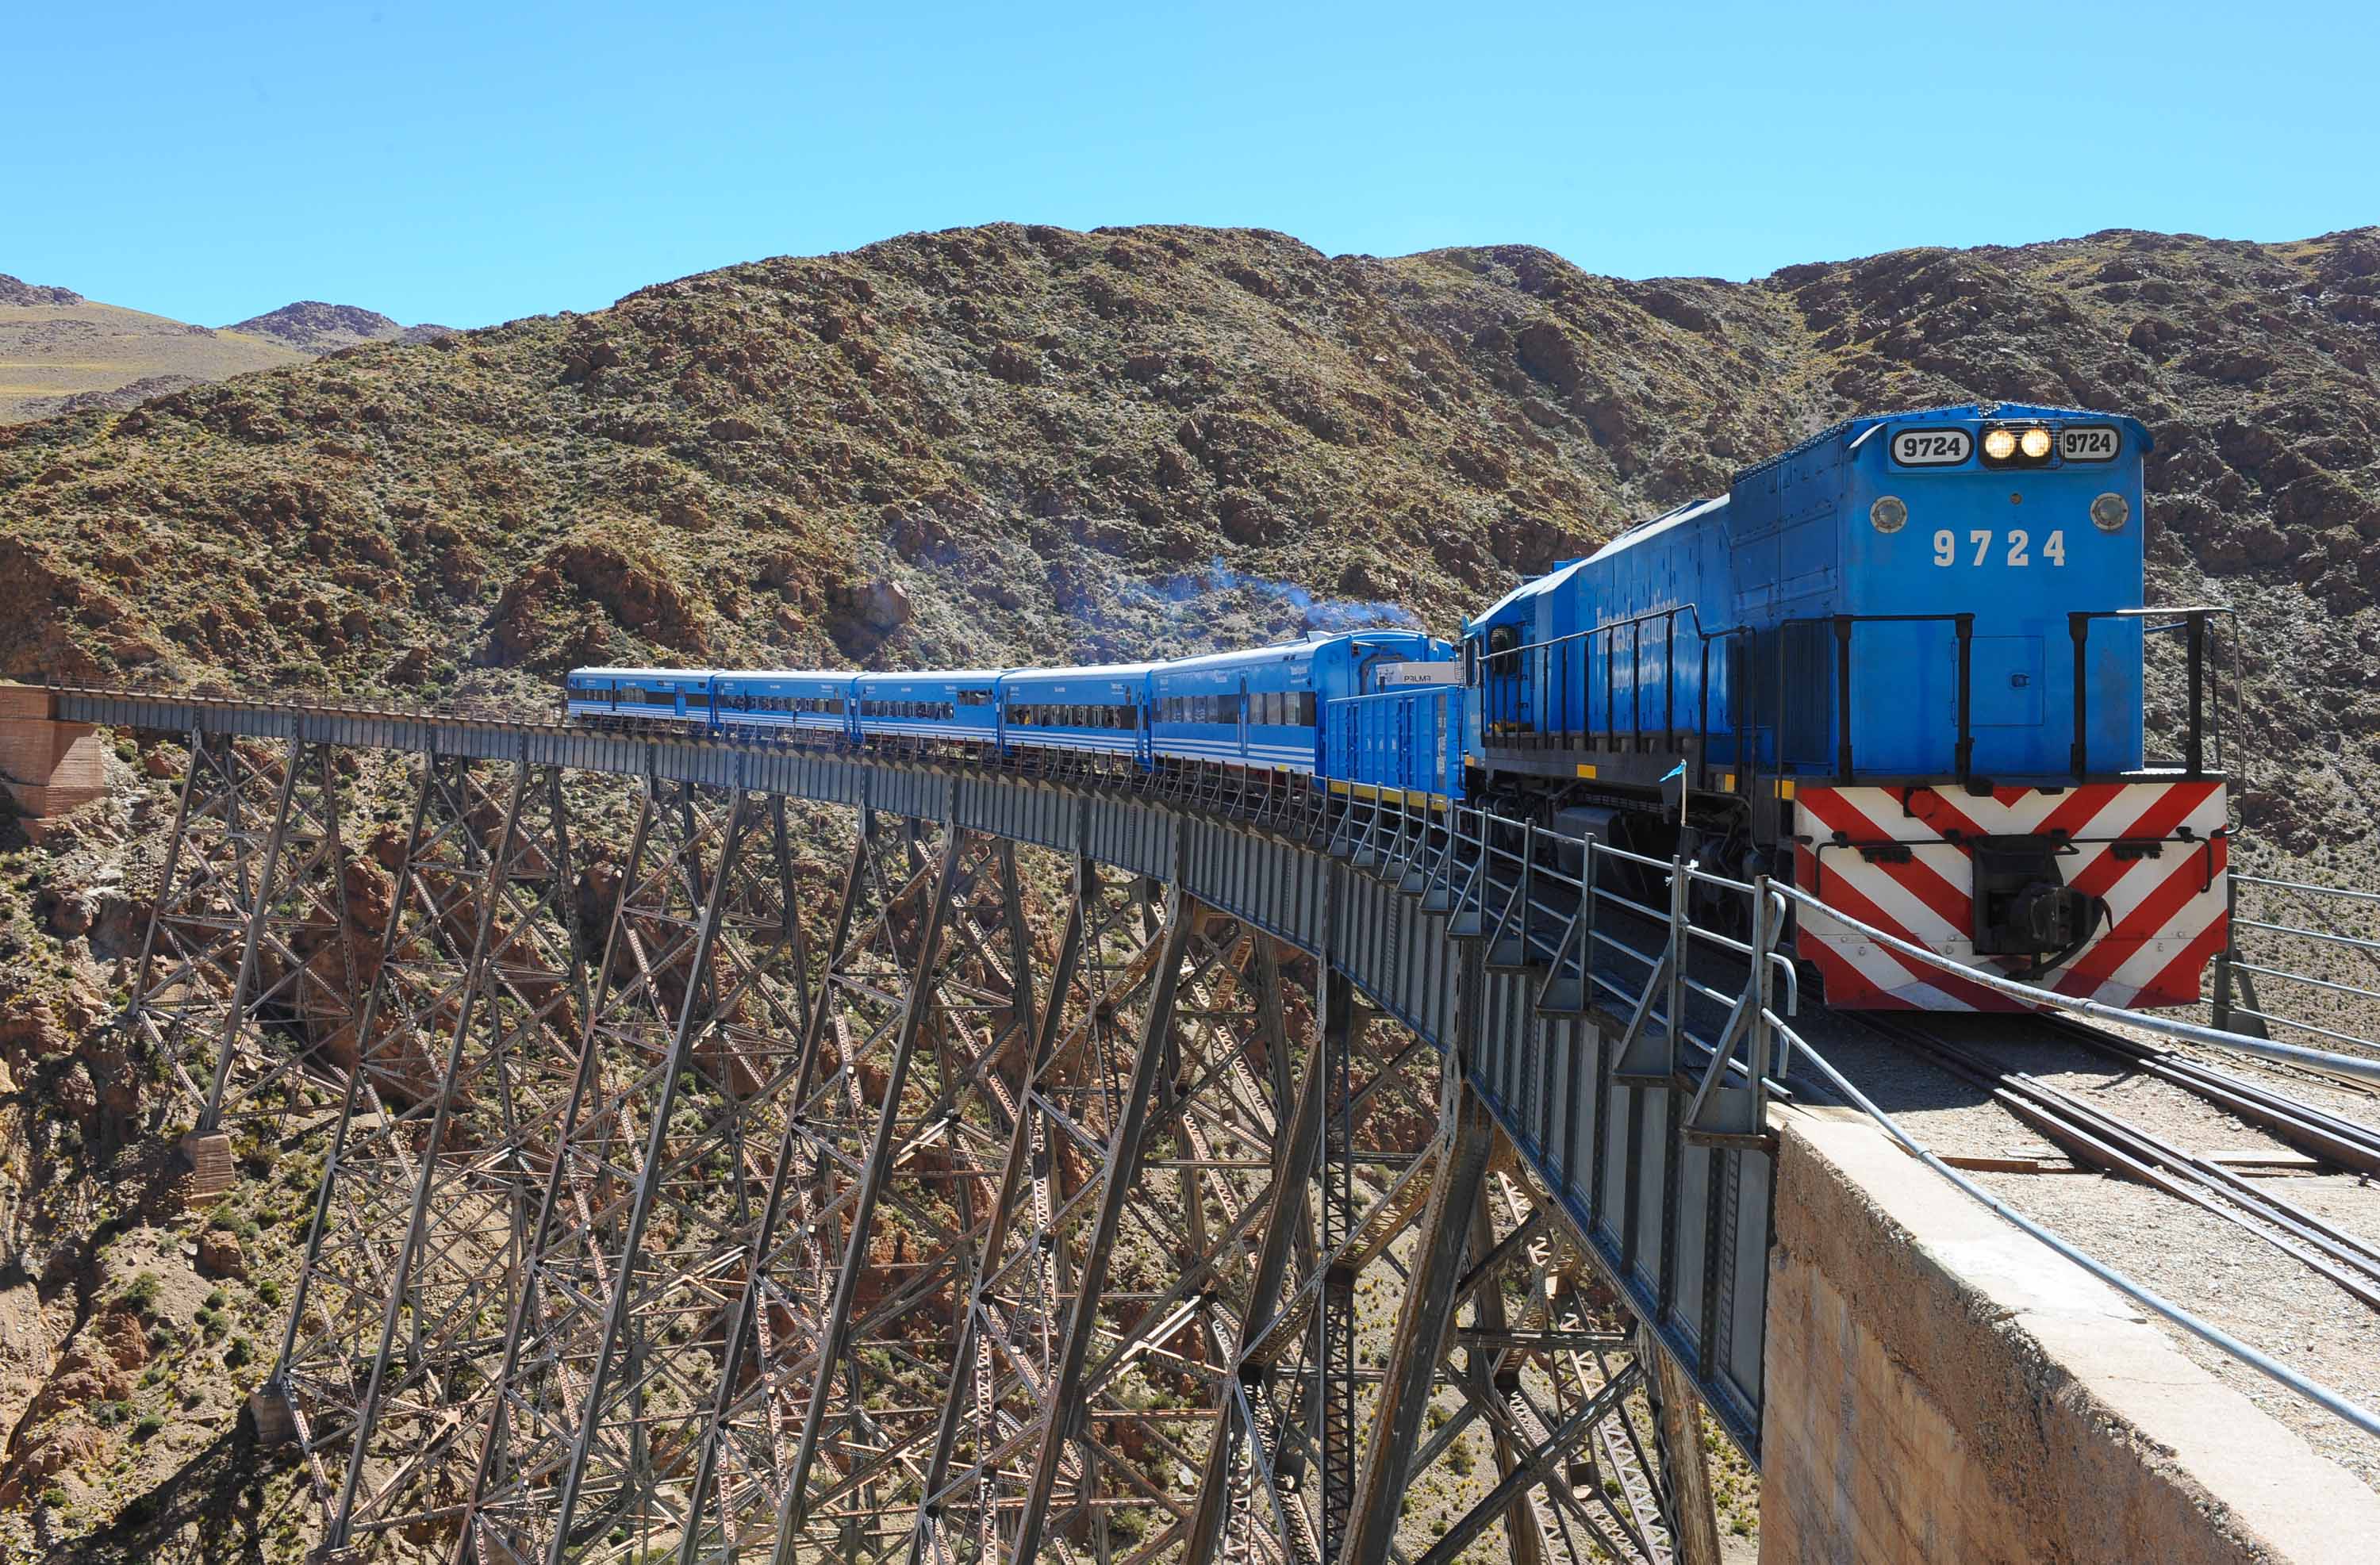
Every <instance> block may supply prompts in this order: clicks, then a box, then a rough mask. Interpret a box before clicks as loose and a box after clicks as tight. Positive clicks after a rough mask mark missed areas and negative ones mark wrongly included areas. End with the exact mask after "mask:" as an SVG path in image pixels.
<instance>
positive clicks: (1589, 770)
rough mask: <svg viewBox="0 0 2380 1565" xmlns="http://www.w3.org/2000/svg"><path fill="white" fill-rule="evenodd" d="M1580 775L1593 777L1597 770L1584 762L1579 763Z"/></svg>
mask: <svg viewBox="0 0 2380 1565" xmlns="http://www.w3.org/2000/svg"><path fill="white" fill-rule="evenodd" d="M1578 774H1579V775H1580V776H1581V777H1592V776H1594V775H1595V768H1593V767H1591V766H1589V765H1587V764H1586V763H1585V762H1584V761H1581V762H1580V763H1579V768H1578Z"/></svg>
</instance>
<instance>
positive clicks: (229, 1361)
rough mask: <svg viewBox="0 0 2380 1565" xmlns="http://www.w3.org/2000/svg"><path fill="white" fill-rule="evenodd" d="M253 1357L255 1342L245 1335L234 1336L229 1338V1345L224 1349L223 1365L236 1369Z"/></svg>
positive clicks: (254, 1354) (254, 1355)
mask: <svg viewBox="0 0 2380 1565" xmlns="http://www.w3.org/2000/svg"><path fill="white" fill-rule="evenodd" d="M255 1357H256V1344H255V1343H253V1342H251V1341H249V1340H248V1339H247V1338H245V1337H235V1338H233V1339H232V1340H231V1346H230V1347H228V1348H226V1349H225V1350H224V1367H225V1368H226V1369H237V1368H238V1367H239V1366H240V1365H244V1364H247V1363H248V1362H249V1361H250V1360H252V1359H253V1358H255Z"/></svg>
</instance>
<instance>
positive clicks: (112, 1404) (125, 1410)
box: [91, 1401, 132, 1429]
mask: <svg viewBox="0 0 2380 1565" xmlns="http://www.w3.org/2000/svg"><path fill="white" fill-rule="evenodd" d="M131 1416H132V1404H131V1403H130V1402H128V1401H104V1402H93V1403H92V1404H91V1420H92V1422H94V1423H96V1424H98V1425H100V1426H101V1427H102V1428H106V1429H113V1428H115V1426H116V1425H119V1424H121V1423H123V1422H124V1421H125V1420H126V1419H128V1418H129V1417H131Z"/></svg>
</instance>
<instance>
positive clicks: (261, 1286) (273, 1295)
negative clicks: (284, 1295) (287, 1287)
mask: <svg viewBox="0 0 2380 1565" xmlns="http://www.w3.org/2000/svg"><path fill="white" fill-rule="evenodd" d="M256 1297H257V1299H258V1301H259V1302H260V1303H261V1304H279V1303H280V1302H281V1284H279V1283H278V1282H275V1281H273V1279H271V1278H269V1277H268V1278H266V1279H265V1280H263V1281H261V1282H260V1283H258V1284H257V1285H256Z"/></svg>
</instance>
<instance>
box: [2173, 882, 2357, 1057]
mask: <svg viewBox="0 0 2380 1565" xmlns="http://www.w3.org/2000/svg"><path fill="white" fill-rule="evenodd" d="M2229 897H2230V920H2231V922H2230V929H2231V938H2230V940H2228V942H2227V943H2226V945H2225V946H2224V948H2223V950H2222V951H2221V952H2219V953H2217V955H2216V959H2215V963H2214V967H2213V971H2212V974H2211V986H2210V987H2211V992H2210V993H2209V995H2208V997H2207V1006H2208V1009H2209V1012H2210V1013H2211V1016H2212V1020H2213V1022H2214V1025H2216V1026H2217V1027H2219V1028H2223V1029H2226V1030H2228V1031H2233V1032H2240V1033H2247V1034H2253V1035H2255V1036H2258V1037H2271V1036H2272V1033H2273V1030H2274V1029H2275V1028H2281V1029H2283V1030H2284V1032H2285V1034H2289V1033H2294V1034H2297V1035H2300V1036H2302V1037H2315V1038H2325V1039H2327V1040H2329V1041H2330V1042H2332V1043H2338V1044H2345V1045H2347V1046H2349V1047H2350V1049H2355V1050H2358V1051H2362V1050H2371V1051H2374V1052H2380V892H2363V891H2353V890H2350V889H2348V888H2346V887H2343V886H2322V885H2315V884H2313V883H2311V882H2309V881H2304V880H2280V879H2278V878H2276V877H2273V876H2267V875H2245V874H2241V873H2240V871H2238V870H2236V869H2235V870H2233V871H2232V872H2231V874H2230V877H2229Z"/></svg>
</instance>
